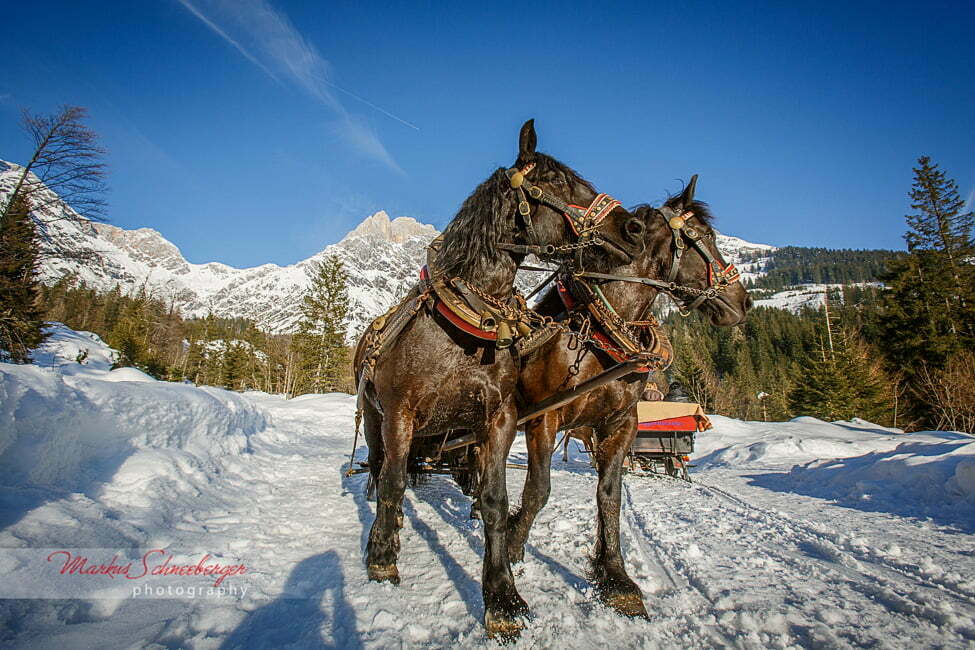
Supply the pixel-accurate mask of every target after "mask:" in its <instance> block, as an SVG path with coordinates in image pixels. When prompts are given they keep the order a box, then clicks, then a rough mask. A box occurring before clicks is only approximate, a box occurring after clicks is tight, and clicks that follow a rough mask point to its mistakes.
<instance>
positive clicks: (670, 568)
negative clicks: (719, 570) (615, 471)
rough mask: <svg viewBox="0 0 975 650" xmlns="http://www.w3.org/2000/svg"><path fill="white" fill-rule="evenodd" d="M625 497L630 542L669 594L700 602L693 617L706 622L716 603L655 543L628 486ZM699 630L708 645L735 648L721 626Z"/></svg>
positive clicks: (677, 559) (624, 491)
mask: <svg viewBox="0 0 975 650" xmlns="http://www.w3.org/2000/svg"><path fill="white" fill-rule="evenodd" d="M623 497H624V498H625V500H626V503H625V506H626V507H625V508H623V513H624V516H623V517H622V522H623V525H624V526H625V529H626V532H627V533H628V537H629V540H628V541H629V542H630V543H631V544H633V546H634V547H635V548H636V550H637V552H638V553H639V554H640V555H641V557H642V558H643V561H644V564H645V565H647V566H653V567H656V569H657V571H656V573H657V574H658V575H662V576H664V577H666V578H667V580H668V581H669V582H670V584H671V587H672V589H671V590H670V591H672V592H674V593H675V594H684V595H685V596H686V597H690V598H693V599H694V600H697V601H698V602H697V603H695V604H694V606H693V610H692V612H690V613H691V614H692V618H693V619H696V620H698V621H700V620H701V619H702V618H703V617H702V616H700V614H701V613H702V612H703V611H708V612H710V611H711V610H712V609H713V607H714V601H713V600H712V598H711V597H710V596H709V595H708V593H707V591H706V590H705V589H704V588H703V585H701V584H700V582H699V581H698V580H697V579H696V578H695V577H694V576H692V575H690V574H688V572H687V571H686V569H684V568H683V565H684V563H683V560H681V559H680V558H675V557H673V556H672V555H670V554H669V553H668V552H667V551H666V550H665V547H664V545H663V544H660V543H659V540H657V539H655V535H654V532H653V530H652V527H650V526H648V525H646V522H645V521H643V518H642V517H641V516H640V515H639V514H638V513H637V512H636V508H635V507H634V503H633V495H632V494H631V493H630V489H629V487H627V485H626V483H624V484H623ZM647 540H650V541H651V542H653V548H650V546H649V544H648V543H647ZM699 629H700V631H701V633H702V635H704V636H705V637H706V639H705V640H706V641H708V642H709V643H711V644H714V645H716V646H718V647H730V646H733V645H734V644H735V643H734V641H735V638H734V637H733V636H730V635H728V634H726V633H724V632H723V630H722V629H721V627H720V626H718V625H704V624H701V625H700V628H699Z"/></svg>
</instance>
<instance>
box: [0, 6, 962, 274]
mask: <svg viewBox="0 0 975 650" xmlns="http://www.w3.org/2000/svg"><path fill="white" fill-rule="evenodd" d="M973 41H975V3H971V2H962V1H958V2H945V3H941V2H925V3H917V2H845V3H838V2H789V3H786V2H779V3H772V2H768V3H725V2H664V3H652V2H634V3H594V4H584V3H570V2H561V3H546V2H520V3H514V4H510V5H505V4H502V3H498V2H492V3H478V4H476V5H475V4H473V3H456V4H454V5H449V6H448V5H446V3H436V4H421V3H416V4H408V3H402V4H395V5H389V4H386V3H384V4H379V3H370V2H356V3H352V2H349V3H334V4H333V3H325V2H296V1H285V0H141V1H139V2H99V1H97V0H92V1H89V2H46V3H43V6H42V7H41V8H38V7H37V6H36V5H31V4H30V3H15V4H12V5H10V6H7V7H5V9H4V12H3V21H2V22H0V42H3V43H4V54H3V66H2V72H0V158H5V159H8V160H14V161H18V162H21V161H23V159H24V158H25V157H26V155H27V154H28V150H29V146H28V143H27V141H26V138H25V137H24V135H23V134H22V133H21V131H20V130H19V126H18V119H19V111H20V109H21V108H22V107H28V108H30V109H32V110H34V111H36V112H52V111H53V110H55V109H56V108H57V106H59V105H60V104H64V103H69V104H77V105H82V106H86V107H88V108H89V110H90V113H91V120H90V123H91V125H92V126H93V127H94V128H95V129H96V130H97V131H98V132H99V133H100V135H101V136H102V141H103V143H104V144H105V146H106V147H107V148H108V149H109V152H110V153H109V156H108V163H109V164H110V166H111V175H110V178H109V183H110V186H111V189H112V191H111V194H110V195H109V196H108V199H109V202H110V219H111V222H112V223H115V224H116V225H119V226H122V227H125V228H135V227H143V226H147V227H152V228H156V229H158V230H160V231H161V232H162V233H163V234H164V235H165V236H166V237H167V238H169V239H170V240H172V241H173V242H174V243H176V244H177V245H178V246H179V247H180V248H181V249H182V250H183V252H184V254H185V255H186V256H187V258H188V259H190V261H193V262H205V261H210V260H219V261H223V262H226V263H229V264H233V265H236V266H245V265H246V266H250V265H257V264H261V263H264V262H276V263H280V264H287V263H292V262H295V261H297V260H299V259H302V258H305V257H307V256H309V255H311V254H313V253H315V252H317V251H318V250H320V249H321V248H323V247H324V245H326V244H328V243H331V242H334V241H337V240H338V239H339V238H341V236H342V235H343V234H344V233H345V232H347V231H348V230H349V229H350V228H352V227H354V226H355V225H356V224H357V223H358V222H359V221H360V220H361V219H362V218H363V217H365V216H367V215H368V214H371V213H372V212H374V211H376V210H379V209H385V210H386V211H387V212H388V213H390V215H391V216H400V215H409V216H414V217H416V218H418V219H419V220H421V221H424V222H427V223H433V224H434V225H436V226H438V227H443V225H444V224H445V223H446V222H447V221H449V219H450V218H451V217H452V216H453V214H454V212H455V211H456V209H457V207H458V206H459V205H460V203H461V202H462V201H463V199H464V198H465V197H466V196H467V194H469V193H470V191H471V190H472V189H473V188H474V187H475V186H476V185H477V184H478V183H479V182H480V181H482V180H483V179H484V178H485V177H487V176H488V174H490V173H491V172H492V171H493V170H494V169H495V168H496V167H498V166H501V165H505V166H507V165H509V164H510V163H512V162H513V160H514V156H515V152H516V144H517V131H518V128H519V126H520V125H521V123H522V122H523V121H524V120H525V119H527V118H529V117H534V118H535V119H536V125H537V129H538V136H539V149H540V150H543V151H546V152H547V153H550V154H552V155H554V156H556V157H557V158H559V159H561V160H563V161H564V162H567V163H569V164H570V165H572V166H573V167H575V168H576V169H577V170H578V171H580V172H581V173H582V174H583V175H584V176H585V177H587V178H589V179H590V180H592V181H593V182H594V183H595V184H596V185H597V187H598V188H599V189H600V190H601V191H606V192H609V193H611V194H613V195H614V196H616V197H617V198H619V199H620V200H622V201H623V202H624V204H627V205H629V204H635V203H638V202H641V201H649V202H659V201H660V200H661V199H663V198H664V197H665V196H666V195H667V193H668V192H673V191H677V190H679V189H680V187H681V185H682V181H683V180H684V179H687V178H689V177H690V175H691V174H693V173H699V174H700V182H699V185H698V196H699V197H700V198H702V199H704V200H707V201H709V202H710V203H711V204H712V207H713V209H714V211H715V213H716V214H717V215H718V226H719V228H720V229H721V230H722V231H724V232H726V233H728V234H734V235H738V236H741V237H744V238H746V239H749V240H752V241H758V242H766V243H771V244H776V245H787V244H798V245H807V246H828V247H834V248H835V247H852V248H876V247H886V248H893V247H901V246H902V243H903V242H902V239H901V236H902V234H903V230H904V220H903V215H904V214H905V213H906V211H907V210H908V200H907V192H908V190H909V188H910V184H911V176H912V175H911V167H912V165H913V164H914V161H915V160H916V158H917V157H918V156H919V155H930V156H931V157H932V158H933V159H934V160H935V161H936V162H938V163H939V164H941V166H942V168H944V169H946V170H947V171H948V173H949V174H950V175H951V176H952V177H954V178H955V179H956V180H957V181H958V183H959V185H960V186H961V188H962V191H963V193H964V194H965V196H966V197H969V196H971V193H972V191H973V188H975V126H973V121H972V116H973V115H975V84H973V81H975V75H973V70H975V60H973V59H975V55H973V53H972V45H971V44H972V42H973Z"/></svg>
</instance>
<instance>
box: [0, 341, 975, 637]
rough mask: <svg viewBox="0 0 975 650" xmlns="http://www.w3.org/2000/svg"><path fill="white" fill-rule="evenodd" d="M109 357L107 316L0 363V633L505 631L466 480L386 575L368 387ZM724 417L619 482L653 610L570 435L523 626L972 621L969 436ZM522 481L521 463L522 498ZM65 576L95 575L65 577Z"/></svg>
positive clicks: (536, 545)
mask: <svg viewBox="0 0 975 650" xmlns="http://www.w3.org/2000/svg"><path fill="white" fill-rule="evenodd" d="M85 348H87V349H88V350H89V353H88V355H87V359H85V363H84V364H78V363H77V362H76V359H77V358H78V357H79V352H81V350H82V349H85ZM111 360H112V354H111V351H109V350H108V349H107V348H106V347H105V346H104V344H102V343H100V341H98V340H97V337H95V338H92V336H91V335H86V334H84V333H71V332H70V330H59V332H58V333H57V334H56V336H55V337H54V340H53V341H51V342H49V343H48V344H47V346H46V349H45V351H44V352H43V353H42V355H40V358H39V361H40V362H41V363H40V364H39V365H38V366H12V365H8V364H0V520H2V523H0V526H2V528H0V645H2V646H4V647H14V648H58V649H59V650H61V649H63V648H74V647H98V648H115V647H126V648H129V647H192V648H217V647H226V648H234V647H295V648H299V647H383V648H385V647H391V646H393V647H399V646H406V647H441V646H448V645H449V646H455V645H460V646H465V647H466V646H472V647H483V646H491V645H493V643H492V642H490V641H488V640H487V639H485V637H484V634H483V630H482V628H481V625H480V619H481V616H482V613H483V605H482V602H481V595H480V570H481V562H480V555H481V552H482V549H483V537H482V531H481V529H480V528H479V525H478V523H477V522H472V521H471V520H469V519H468V511H469V505H470V503H469V499H468V498H467V497H465V496H463V495H462V494H461V492H460V491H459V490H458V489H457V487H456V486H455V485H454V484H453V483H452V482H451V481H450V480H449V479H448V478H446V477H433V478H431V479H430V480H429V481H428V482H426V483H424V484H421V485H420V486H418V487H416V488H412V489H410V490H408V491H407V496H406V501H405V503H404V514H405V527H404V529H403V532H402V547H403V550H402V554H401V558H400V564H399V566H400V572H401V575H402V579H403V581H402V584H401V585H400V586H398V587H393V586H391V585H388V584H383V585H379V584H374V583H370V582H368V581H367V579H366V574H365V569H364V567H363V564H362V549H363V546H364V543H365V539H366V534H367V531H368V526H369V525H370V524H371V522H372V518H373V504H372V503H369V502H367V501H366V499H365V497H364V481H365V479H364V477H363V476H361V475H360V476H355V477H353V478H351V479H346V478H344V477H343V470H344V468H345V465H346V463H347V461H348V452H349V448H350V446H351V438H352V422H353V414H354V401H353V398H351V397H349V396H346V395H315V396H305V397H301V398H298V399H294V400H284V399H282V398H280V397H277V396H271V395H266V394H261V393H248V394H243V395H241V394H237V393H230V392H227V391H224V390H220V389H215V388H197V387H193V386H190V385H181V384H171V383H165V382H156V381H153V380H151V379H150V378H148V377H146V376H145V375H141V373H138V374H134V373H133V372H132V371H130V370H114V371H113V370H110V365H111ZM714 423H715V429H714V430H712V431H709V432H706V433H702V434H700V435H699V438H698V450H697V454H696V455H695V463H696V464H697V467H696V468H695V469H694V470H693V472H692V477H693V479H694V482H693V483H685V482H680V481H676V480H672V479H662V478H647V477H640V476H633V475H631V476H628V477H627V478H626V480H625V489H624V515H623V531H622V532H623V543H624V551H625V554H626V558H627V562H628V566H629V567H630V571H631V575H632V576H633V577H634V579H635V580H636V581H637V582H638V583H639V584H640V586H641V588H642V589H643V591H644V594H645V596H646V600H647V605H648V610H649V611H650V616H651V619H650V620H649V621H633V620H628V619H622V618H620V617H618V616H617V615H615V614H614V613H613V612H611V611H610V610H608V609H606V608H605V607H603V606H601V605H600V604H598V602H597V601H596V600H595V598H594V597H593V594H592V590H591V587H590V585H589V583H588V581H587V579H586V571H587V560H586V556H587V554H588V552H589V551H590V549H591V545H592V539H593V534H594V531H595V521H594V509H595V506H594V499H593V494H594V489H595V476H594V474H593V472H592V470H591V469H590V468H589V466H588V459H587V458H586V457H585V455H584V454H582V453H580V452H579V451H578V450H577V449H575V448H574V445H572V446H570V447H571V451H572V453H571V455H570V459H569V461H568V462H566V463H563V462H562V460H561V458H560V456H557V457H556V459H555V460H554V461H553V462H554V463H555V470H554V472H553V493H552V498H551V501H550V503H549V505H548V507H547V508H546V509H545V510H544V511H543V512H542V514H541V515H540V517H539V521H538V523H537V525H536V528H535V529H534V531H533V534H532V537H531V538H530V540H529V549H528V552H527V553H526V561H525V563H524V564H521V565H518V566H517V567H516V580H517V583H518V586H519V589H520V591H521V594H522V595H523V596H524V597H525V599H526V600H527V601H528V603H529V605H530V606H531V607H532V614H533V620H532V621H531V624H530V626H529V628H528V629H527V630H526V632H525V633H524V634H523V636H522V639H521V640H520V641H519V645H520V646H524V647H593V646H597V645H598V646H614V647H676V646H680V647H690V648H703V647H741V648H764V647H813V646H816V647H820V646H825V647H850V646H874V647H890V648H894V647H896V648H903V647H921V646H934V647H972V646H973V645H975V623H973V620H975V536H973V533H975V440H973V439H972V438H971V437H969V436H966V435H963V434H956V433H943V432H928V433H919V434H902V433H899V432H896V431H893V430H884V429H881V428H879V427H876V426H874V425H871V424H869V423H866V422H862V421H854V422H838V423H826V422H821V421H819V420H814V419H811V418H799V419H797V420H794V421H792V422H786V423H761V422H741V421H737V420H731V419H728V418H721V417H715V418H714ZM363 454H364V449H360V450H359V456H360V457H362V456H363ZM523 459H524V443H523V440H521V439H519V440H518V441H517V442H516V447H515V449H514V450H513V452H512V462H519V460H523ZM523 480H524V473H523V472H521V471H519V470H517V469H512V470H509V487H510V490H511V494H512V500H513V501H517V499H518V493H519V492H520V487H521V484H522V482H523ZM32 549H45V551H44V552H40V551H36V550H32ZM50 549H62V550H73V549H74V550H76V549H87V550H86V551H85V553H86V554H87V556H89V557H90V559H91V560H92V561H95V562H102V563H104V562H107V561H108V560H110V559H111V558H112V554H113V553H115V554H118V555H119V556H120V557H122V558H123V561H124V558H125V557H135V558H138V557H140V556H141V554H142V553H143V551H144V550H147V549H167V550H168V551H170V552H172V553H173V554H174V555H178V556H179V557H180V558H188V562H187V563H192V564H196V562H197V560H199V559H200V558H201V557H203V556H204V555H205V554H209V555H210V558H209V559H208V560H207V561H208V562H209V561H219V562H221V563H223V564H225V565H231V564H234V563H240V564H244V565H245V566H246V572H245V573H244V574H243V575H235V576H232V577H229V578H227V580H226V581H225V582H224V583H223V589H222V591H215V590H213V589H210V590H209V591H204V590H203V589H200V590H199V591H198V592H194V597H193V598H190V597H188V595H187V594H188V589H187V590H183V591H182V592H181V594H174V593H172V587H173V586H180V587H182V586H188V585H190V584H191V582H192V580H191V579H190V578H185V577H176V576H169V577H159V578H157V579H156V580H155V581H154V582H152V583H146V582H145V581H139V580H134V581H131V583H132V586H131V587H130V586H128V585H127V583H126V582H125V579H124V576H120V577H118V580H117V581H115V582H113V579H111V578H108V577H107V576H81V575H74V576H71V575H65V576H62V575H58V574H57V570H56V569H57V566H56V564H54V565H52V564H51V563H48V562H46V561H44V559H43V558H41V559H37V558H36V557H34V555H36V554H37V553H43V555H45V556H46V555H47V554H48V553H49V552H50ZM32 553H33V554H34V555H32ZM106 553H107V555H106ZM136 568H138V566H137V567H136ZM129 575H130V576H131V575H132V574H131V573H130V574H129ZM211 578H212V577H211ZM212 582H213V581H212V580H211V579H207V580H206V581H205V583H206V584H207V585H212ZM69 583H70V585H71V587H70V589H69V587H68V584H69ZM149 584H151V585H152V586H153V588H154V589H156V590H157V591H156V593H153V594H150V595H148V596H147V595H146V593H147V592H149V588H148V587H145V588H144V589H143V592H141V593H138V594H137V593H136V592H135V591H134V588H135V587H143V585H149ZM106 585H107V586H106ZM119 585H122V586H121V587H120V586H119ZM162 586H168V587H170V591H164V592H163V593H159V591H158V590H159V589H160V588H161V587H162ZM109 587H111V588H109ZM58 589H61V590H62V591H58ZM71 589H74V590H76V591H77V590H79V589H80V590H82V591H84V590H85V589H88V590H89V591H90V593H89V594H88V595H87V596H86V597H85V598H75V599H67V598H61V599H52V596H57V595H63V594H66V593H73V592H72V591H71ZM39 592H41V593H39ZM12 596H17V597H18V598H16V599H14V598H12Z"/></svg>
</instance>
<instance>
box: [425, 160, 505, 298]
mask: <svg viewBox="0 0 975 650" xmlns="http://www.w3.org/2000/svg"><path fill="white" fill-rule="evenodd" d="M504 172H505V170H504V168H501V167H499V168H498V169H497V170H495V172H494V173H493V174H491V176H490V177H488V179H487V180H486V181H484V182H483V183H481V184H480V185H479V186H478V187H477V189H475V190H474V191H473V192H472V193H471V195H470V196H468V197H467V199H466V200H465V201H464V204H463V205H461V206H460V210H458V211H457V214H456V215H455V216H454V218H453V219H452V220H451V222H450V223H449V224H448V225H447V228H446V230H444V233H443V244H442V245H441V247H440V251H439V253H437V266H438V267H439V269H438V271H440V272H442V273H444V274H445V275H447V276H448V277H461V278H464V279H471V278H475V277H477V276H479V275H481V274H484V273H486V272H487V270H488V269H489V268H491V267H493V266H494V265H496V264H497V263H498V262H499V261H500V256H501V255H504V254H505V253H504V252H503V251H501V250H499V249H498V246H497V245H498V242H500V241H501V239H502V238H503V237H504V236H505V235H506V234H507V233H509V232H510V231H511V230H512V229H513V228H514V208H515V202H514V197H513V192H512V190H511V184H510V182H509V181H508V177H507V175H506V174H505V173H504Z"/></svg>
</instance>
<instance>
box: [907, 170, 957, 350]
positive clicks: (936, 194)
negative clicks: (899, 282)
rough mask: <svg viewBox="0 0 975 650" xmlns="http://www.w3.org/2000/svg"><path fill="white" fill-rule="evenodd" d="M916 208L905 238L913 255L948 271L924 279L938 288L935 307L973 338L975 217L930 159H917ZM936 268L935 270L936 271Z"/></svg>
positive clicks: (954, 185)
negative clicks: (930, 259) (927, 258)
mask: <svg viewBox="0 0 975 650" xmlns="http://www.w3.org/2000/svg"><path fill="white" fill-rule="evenodd" d="M910 197H911V200H912V203H911V208H913V209H914V210H915V212H914V213H912V214H909V215H906V217H905V219H906V220H907V226H908V228H909V230H908V232H907V234H905V235H904V239H905V240H906V241H907V250H908V251H909V252H910V253H924V252H930V253H931V256H932V257H933V259H934V260H935V261H936V263H938V264H940V265H941V266H942V267H943V271H942V272H940V273H936V272H931V273H929V274H928V276H927V277H924V278H923V279H922V281H923V282H926V283H928V284H930V285H934V287H935V290H936V291H937V292H938V293H941V294H943V297H942V300H941V301H939V302H938V304H937V305H932V307H933V308H937V309H940V308H941V307H942V305H943V306H944V309H945V312H946V317H947V318H948V321H949V323H950V325H951V328H952V334H962V335H966V336H968V337H971V336H973V334H975V332H973V329H972V327H973V325H972V322H971V316H972V313H971V311H970V309H969V307H971V305H972V302H973V301H975V287H973V286H972V283H973V280H975V274H973V268H972V264H971V258H972V256H973V255H975V245H973V243H972V226H973V223H975V213H973V212H971V211H968V212H963V210H964V206H965V202H964V200H963V199H962V198H961V197H960V196H959V195H958V185H957V183H955V181H954V180H953V179H950V178H948V177H947V176H946V175H945V173H944V172H943V171H941V170H940V169H938V166H937V165H936V164H933V163H932V162H931V159H930V158H928V157H927V156H922V157H921V158H919V159H918V167H915V168H914V186H913V187H912V188H911V193H910ZM933 269H934V267H932V270H933Z"/></svg>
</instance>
